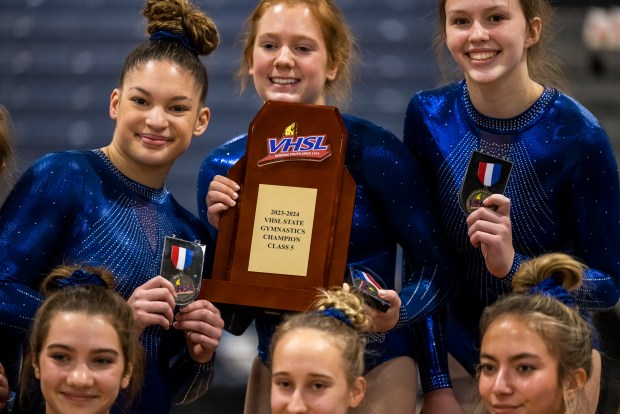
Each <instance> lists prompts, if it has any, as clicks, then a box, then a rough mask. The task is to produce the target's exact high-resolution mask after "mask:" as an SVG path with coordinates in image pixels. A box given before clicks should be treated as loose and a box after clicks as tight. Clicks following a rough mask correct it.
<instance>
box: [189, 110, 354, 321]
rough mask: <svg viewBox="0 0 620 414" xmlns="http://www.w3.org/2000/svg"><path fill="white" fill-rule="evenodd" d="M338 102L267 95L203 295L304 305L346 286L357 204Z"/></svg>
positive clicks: (234, 174)
mask: <svg viewBox="0 0 620 414" xmlns="http://www.w3.org/2000/svg"><path fill="white" fill-rule="evenodd" d="M346 148H347V130H346V128H345V126H344V123H343V121H342V118H341V117H340V113H339V112H338V109H337V108H335V107H332V106H324V105H305V104H295V103H286V102H276V101H267V102H266V103H265V104H264V105H263V107H262V108H261V110H260V111H259V112H258V114H257V115H256V117H255V118H254V120H253V121H252V123H251V124H250V127H249V130H248V138H247V146H246V153H245V156H244V157H242V158H241V159H240V160H239V161H238V162H237V163H236V164H235V165H234V166H233V167H232V168H231V169H230V171H229V172H228V177H229V178H230V179H232V180H234V181H235V182H237V183H238V184H239V185H240V186H241V190H240V191H239V198H238V200H237V205H236V206H235V207H234V208H231V209H229V210H227V211H225V212H224V213H223V214H222V216H221V218H220V228H219V233H218V237H217V245H216V250H215V260H214V265H213V271H212V276H211V279H205V280H203V281H202V288H201V291H200V294H199V298H202V299H207V300H209V301H211V302H218V303H227V304H238V305H246V306H254V307H261V308H270V309H278V310H293V311H303V310H306V309H307V308H308V307H309V305H310V304H311V303H312V302H313V301H314V299H315V298H316V294H317V288H320V287H323V288H328V287H331V286H342V283H343V280H344V276H345V267H346V259H347V251H348V247H349V233H350V231H351V221H352V216H353V205H354V202H355V190H356V188H355V182H354V181H353V178H352V177H351V175H350V174H349V172H348V170H347V169H346V167H345V156H346Z"/></svg>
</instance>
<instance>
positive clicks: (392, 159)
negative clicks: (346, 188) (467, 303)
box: [198, 115, 455, 370]
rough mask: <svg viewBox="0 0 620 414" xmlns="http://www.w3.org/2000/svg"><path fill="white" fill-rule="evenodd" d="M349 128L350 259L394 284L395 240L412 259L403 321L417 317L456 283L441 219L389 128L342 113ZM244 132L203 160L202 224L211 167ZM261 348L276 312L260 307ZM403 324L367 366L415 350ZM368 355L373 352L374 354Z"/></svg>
mask: <svg viewBox="0 0 620 414" xmlns="http://www.w3.org/2000/svg"><path fill="white" fill-rule="evenodd" d="M343 121H344V124H345V126H346V128H347V131H348V146H347V154H346V159H345V164H346V166H347V168H348V170H349V172H350V173H351V175H352V176H353V178H354V180H355V182H356V184H357V193H356V200H355V209H354V215H353V224H352V227H351V236H350V243H349V251H348V258H347V262H348V264H349V265H352V264H357V265H363V266H366V267H368V268H370V269H371V270H373V271H374V272H375V273H376V274H378V275H379V276H380V278H381V279H382V280H381V282H383V284H384V286H385V287H387V288H389V289H394V274H395V258H396V254H395V252H396V244H397V243H399V244H400V245H401V246H402V247H403V251H404V252H405V254H406V255H407V257H408V260H409V261H410V263H411V264H412V271H411V272H410V273H409V274H406V275H404V277H403V283H402V290H401V292H400V297H401V300H402V303H403V305H402V308H401V318H400V320H401V322H403V321H408V320H417V319H420V318H422V317H424V316H426V315H429V314H431V313H432V312H434V311H435V309H437V308H438V307H441V306H442V305H443V304H445V303H446V301H447V300H449V298H450V297H451V295H452V292H453V291H454V290H455V278H453V276H452V272H451V271H450V267H449V263H450V260H449V258H447V257H446V251H447V249H446V248H445V245H444V244H445V243H444V242H442V241H441V238H440V237H439V236H438V234H439V233H440V232H439V231H438V226H439V224H438V219H437V218H436V211H434V210H432V209H431V207H430V203H429V200H428V196H429V190H428V188H427V186H426V181H425V179H424V178H423V173H422V171H420V170H419V166H418V163H417V162H416V160H415V158H414V157H413V156H412V155H411V153H410V152H409V151H408V150H407V148H406V147H405V146H404V145H403V144H402V142H401V141H399V140H398V139H397V138H396V137H395V136H394V135H393V134H392V133H391V132H389V131H387V130H386V129H384V128H381V127H378V126H376V125H374V124H372V123H370V122H368V121H365V120H363V119H360V118H356V117H353V116H350V115H343ZM246 138H247V135H242V136H240V137H237V138H235V139H233V140H231V141H229V142H228V143H226V144H224V145H222V146H221V147H219V148H217V149H216V150H215V151H214V152H213V153H211V154H210V155H209V156H208V157H207V158H206V159H205V161H204V162H203V164H202V168H201V170H200V174H199V181H198V211H199V214H200V218H201V220H203V222H204V223H207V212H206V203H205V197H206V194H207V191H208V187H209V184H210V182H211V181H212V179H213V177H214V176H215V175H216V174H220V175H226V173H227V171H228V170H229V169H230V167H231V166H232V165H233V164H234V163H235V162H237V160H239V158H240V157H241V156H242V155H243V154H244V153H245V147H246ZM253 316H255V322H256V328H257V331H258V336H259V345H258V354H259V358H260V359H261V360H262V361H263V362H267V360H268V350H269V340H270V338H271V335H272V333H273V329H274V328H275V326H276V325H277V323H278V322H279V321H280V319H281V316H279V315H272V314H269V313H262V312H260V313H257V314H256V315H253ZM408 335H409V332H408V330H407V329H394V330H392V331H390V332H389V333H388V335H387V338H386V340H385V341H383V342H374V343H373V344H372V346H371V347H370V348H371V349H372V351H373V352H369V355H367V367H366V368H367V369H368V370H369V369H372V368H373V367H375V366H376V365H378V364H380V363H382V362H384V361H387V360H389V359H391V358H394V357H397V356H402V355H411V356H412V357H413V355H412V348H413V346H412V345H411V343H410V341H411V338H407V336H408ZM371 354H372V355H373V356H371Z"/></svg>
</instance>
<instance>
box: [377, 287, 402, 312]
mask: <svg viewBox="0 0 620 414" xmlns="http://www.w3.org/2000/svg"><path fill="white" fill-rule="evenodd" d="M379 297H380V298H381V299H383V300H387V301H388V302H390V309H394V308H396V309H398V308H400V304H401V302H400V296H398V293H397V292H396V291H395V290H388V289H382V290H380V291H379Z"/></svg>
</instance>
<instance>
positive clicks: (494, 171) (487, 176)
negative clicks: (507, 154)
mask: <svg viewBox="0 0 620 414" xmlns="http://www.w3.org/2000/svg"><path fill="white" fill-rule="evenodd" d="M501 172H502V165H501V164H494V163H490V162H481V163H479V164H478V179H479V180H480V182H481V183H482V184H483V185H485V186H486V187H490V186H492V185H493V184H495V183H496V182H498V181H499V176H500V173H501Z"/></svg>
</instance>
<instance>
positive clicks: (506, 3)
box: [444, 0, 521, 13]
mask: <svg viewBox="0 0 620 414" xmlns="http://www.w3.org/2000/svg"><path fill="white" fill-rule="evenodd" d="M444 7H445V11H446V12H463V13H467V12H476V11H493V10H497V9H503V10H505V9H510V10H511V11H520V10H521V0H446V1H445V3H444Z"/></svg>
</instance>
